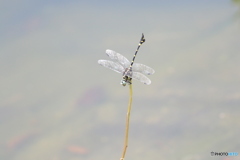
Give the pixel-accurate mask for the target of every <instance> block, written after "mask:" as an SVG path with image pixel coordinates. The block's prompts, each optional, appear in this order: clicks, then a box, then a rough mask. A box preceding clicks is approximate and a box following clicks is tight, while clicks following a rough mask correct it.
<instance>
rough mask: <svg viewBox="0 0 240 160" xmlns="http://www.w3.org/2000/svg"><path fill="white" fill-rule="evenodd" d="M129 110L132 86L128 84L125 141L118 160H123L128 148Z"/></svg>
mask: <svg viewBox="0 0 240 160" xmlns="http://www.w3.org/2000/svg"><path fill="white" fill-rule="evenodd" d="M131 108H132V84H129V102H128V110H127V117H126V129H125V140H124V146H123V153H122V157H121V158H120V160H124V158H125V154H126V151H127V147H128V131H129V120H130V112H131Z"/></svg>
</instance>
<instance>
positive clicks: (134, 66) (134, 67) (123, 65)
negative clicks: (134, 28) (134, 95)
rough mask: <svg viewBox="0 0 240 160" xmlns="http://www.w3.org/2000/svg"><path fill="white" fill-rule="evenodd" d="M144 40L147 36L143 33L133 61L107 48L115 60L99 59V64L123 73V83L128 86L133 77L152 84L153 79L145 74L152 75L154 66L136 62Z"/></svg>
mask: <svg viewBox="0 0 240 160" xmlns="http://www.w3.org/2000/svg"><path fill="white" fill-rule="evenodd" d="M144 42H145V38H144V35H143V34H142V37H141V40H140V42H139V44H138V47H137V50H136V52H135V54H134V56H133V59H132V62H131V63H130V61H129V60H128V59H127V58H126V57H124V56H123V55H121V54H119V53H117V52H115V51H113V50H110V49H107V50H106V54H107V55H108V57H109V58H110V59H112V60H113V61H109V60H98V64H100V65H102V66H103V67H106V68H109V69H111V70H114V71H115V72H118V73H121V74H122V76H123V78H122V80H121V84H122V85H123V86H126V84H131V83H132V78H133V79H136V80H139V81H140V82H142V83H144V84H147V85H149V84H151V80H150V79H149V78H148V77H146V76H145V75H151V74H153V73H154V72H155V71H154V70H153V69H152V68H150V67H148V66H146V65H144V64H140V63H134V60H135V58H136V55H137V53H138V50H139V48H140V46H141V45H142V44H143V43H144ZM144 74H145V75H144Z"/></svg>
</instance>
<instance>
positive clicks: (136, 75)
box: [131, 72, 151, 85]
mask: <svg viewBox="0 0 240 160" xmlns="http://www.w3.org/2000/svg"><path fill="white" fill-rule="evenodd" d="M131 78H133V79H136V80H139V81H140V82H142V83H144V84H147V85H149V84H151V80H150V79H149V78H148V77H146V76H145V75H143V74H142V73H139V72H132V76H131Z"/></svg>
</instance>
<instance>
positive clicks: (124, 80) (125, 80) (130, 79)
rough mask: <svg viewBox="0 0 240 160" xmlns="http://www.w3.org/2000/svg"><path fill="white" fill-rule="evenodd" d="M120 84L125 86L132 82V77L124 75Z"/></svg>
mask: <svg viewBox="0 0 240 160" xmlns="http://www.w3.org/2000/svg"><path fill="white" fill-rule="evenodd" d="M120 84H121V85H123V86H126V84H132V78H129V77H128V76H123V79H122V81H121V83H120Z"/></svg>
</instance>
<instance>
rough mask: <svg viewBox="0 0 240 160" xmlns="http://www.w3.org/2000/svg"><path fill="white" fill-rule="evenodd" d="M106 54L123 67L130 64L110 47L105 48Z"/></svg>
mask: <svg viewBox="0 0 240 160" xmlns="http://www.w3.org/2000/svg"><path fill="white" fill-rule="evenodd" d="M106 54H107V55H108V57H110V58H111V59H112V60H114V61H115V62H117V63H119V64H121V65H122V66H123V67H124V68H128V67H129V66H130V62H129V60H128V59H127V58H126V57H124V56H123V55H121V54H119V53H117V52H115V51H112V50H110V49H107V50H106Z"/></svg>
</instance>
